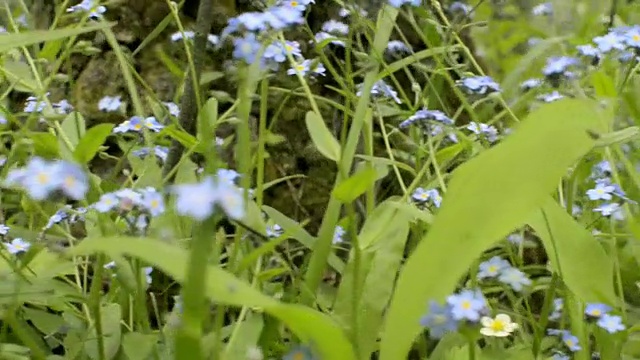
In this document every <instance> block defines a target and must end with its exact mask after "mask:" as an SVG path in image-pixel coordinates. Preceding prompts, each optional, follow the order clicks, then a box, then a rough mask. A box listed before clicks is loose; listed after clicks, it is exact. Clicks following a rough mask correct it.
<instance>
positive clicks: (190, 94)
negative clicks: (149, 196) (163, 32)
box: [162, 0, 213, 184]
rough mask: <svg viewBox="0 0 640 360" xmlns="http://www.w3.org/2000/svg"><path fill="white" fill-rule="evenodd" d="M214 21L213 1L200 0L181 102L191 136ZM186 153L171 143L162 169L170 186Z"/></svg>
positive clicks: (182, 120)
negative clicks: (208, 38) (190, 59)
mask: <svg viewBox="0 0 640 360" xmlns="http://www.w3.org/2000/svg"><path fill="white" fill-rule="evenodd" d="M212 21H213V0H200V6H199V7H198V18H197V20H196V28H195V37H194V40H193V47H194V49H193V66H189V68H190V70H191V71H190V72H189V73H190V76H187V79H186V83H185V87H184V94H183V95H182V100H181V102H180V118H179V120H178V121H179V123H180V126H181V127H182V128H183V129H184V130H185V131H186V132H188V133H189V134H192V135H193V134H194V133H195V131H196V120H197V116H198V110H199V109H200V107H201V106H202V102H201V99H200V81H199V79H200V73H201V70H202V64H203V62H204V57H205V55H206V47H207V35H208V34H209V31H210V30H211V24H212ZM183 153H184V146H183V145H182V144H181V143H180V142H179V141H178V140H175V139H174V140H173V141H172V142H171V148H170V149H169V154H168V155H167V161H166V162H165V164H164V167H163V168H162V177H163V178H166V179H167V182H168V183H169V184H171V183H173V181H174V180H175V173H174V175H172V176H169V177H168V178H167V175H169V173H170V172H171V170H172V169H173V168H174V167H175V166H176V165H177V164H178V162H179V161H180V158H181V157H182V154H183Z"/></svg>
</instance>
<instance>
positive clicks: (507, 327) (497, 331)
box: [480, 314, 518, 337]
mask: <svg viewBox="0 0 640 360" xmlns="http://www.w3.org/2000/svg"><path fill="white" fill-rule="evenodd" d="M480 322H481V323H482V329H480V333H481V334H482V335H484V336H495V337H507V336H509V335H511V333H512V332H514V331H515V330H516V329H517V328H518V324H516V323H514V322H512V321H511V318H510V317H509V315H507V314H498V315H496V317H495V318H494V319H492V318H490V317H488V316H485V317H483V318H482V319H481V320H480Z"/></svg>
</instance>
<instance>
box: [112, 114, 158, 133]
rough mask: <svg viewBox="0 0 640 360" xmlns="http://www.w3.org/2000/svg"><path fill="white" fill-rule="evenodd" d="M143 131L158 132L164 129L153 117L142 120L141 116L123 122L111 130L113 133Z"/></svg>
mask: <svg viewBox="0 0 640 360" xmlns="http://www.w3.org/2000/svg"><path fill="white" fill-rule="evenodd" d="M144 129H147V130H151V131H154V132H158V131H160V130H162V129H164V125H162V124H160V123H159V122H158V120H156V118H155V117H153V116H149V117H147V118H142V117H141V116H134V117H132V118H131V119H129V120H125V121H124V122H122V123H121V124H120V125H118V126H116V127H115V128H113V133H114V134H117V133H126V132H130V131H135V132H142V131H143V130H144Z"/></svg>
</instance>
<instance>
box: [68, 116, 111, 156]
mask: <svg viewBox="0 0 640 360" xmlns="http://www.w3.org/2000/svg"><path fill="white" fill-rule="evenodd" d="M112 129H113V124H99V125H96V126H94V127H92V128H91V129H89V130H88V131H87V132H86V133H85V134H84V136H83V137H82V138H81V139H80V141H79V142H78V146H76V149H75V151H74V152H73V157H74V158H75V159H76V160H77V161H78V162H80V163H81V164H86V163H88V162H89V161H91V159H93V157H94V156H96V154H97V153H98V150H100V147H101V146H102V145H103V144H104V142H105V141H106V140H107V138H108V137H109V135H110V134H111V130H112Z"/></svg>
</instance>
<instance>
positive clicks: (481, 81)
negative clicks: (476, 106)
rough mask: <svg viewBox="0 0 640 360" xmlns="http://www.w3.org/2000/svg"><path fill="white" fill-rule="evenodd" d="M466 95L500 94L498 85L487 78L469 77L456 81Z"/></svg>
mask: <svg viewBox="0 0 640 360" xmlns="http://www.w3.org/2000/svg"><path fill="white" fill-rule="evenodd" d="M457 83H458V85H459V86H461V87H462V88H463V89H464V90H465V91H466V92H467V93H469V94H475V95H486V94H490V93H494V92H500V91H501V89H500V85H499V84H498V83H497V82H495V81H494V80H493V79H492V78H491V77H489V76H469V77H465V78H463V79H461V80H458V81H457Z"/></svg>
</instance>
